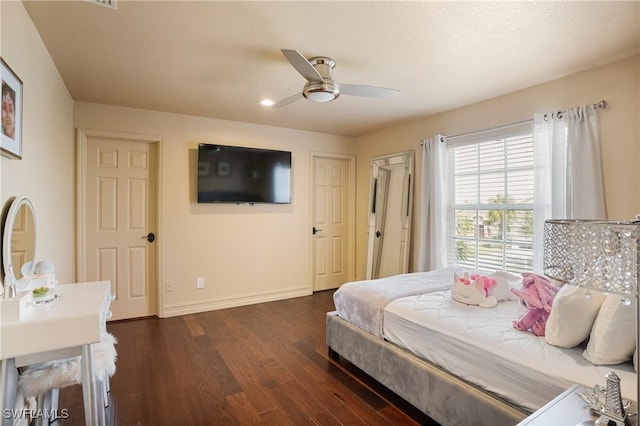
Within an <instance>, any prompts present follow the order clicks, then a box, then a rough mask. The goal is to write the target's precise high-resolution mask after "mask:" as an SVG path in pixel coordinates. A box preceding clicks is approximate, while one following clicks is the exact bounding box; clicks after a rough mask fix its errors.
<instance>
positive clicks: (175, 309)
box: [158, 287, 313, 318]
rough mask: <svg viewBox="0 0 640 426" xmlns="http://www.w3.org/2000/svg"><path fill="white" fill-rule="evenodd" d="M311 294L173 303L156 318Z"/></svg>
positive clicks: (304, 289) (282, 292) (301, 289)
mask: <svg viewBox="0 0 640 426" xmlns="http://www.w3.org/2000/svg"><path fill="white" fill-rule="evenodd" d="M312 293H313V292H312V291H311V290H310V289H309V287H299V288H293V289H287V290H278V291H273V292H265V293H254V294H246V295H242V296H236V297H222V298H216V299H208V300H200V301H198V302H187V303H173V304H168V305H165V306H164V308H163V309H162V312H161V313H160V315H158V316H159V317H160V318H169V317H175V316H178V315H188V314H196V313H198V312H207V311H215V310H218V309H226V308H234V307H237V306H246V305H255V304H256V303H264V302H273V301H275V300H284V299H291V298H294V297H302V296H309V295H311V294H312Z"/></svg>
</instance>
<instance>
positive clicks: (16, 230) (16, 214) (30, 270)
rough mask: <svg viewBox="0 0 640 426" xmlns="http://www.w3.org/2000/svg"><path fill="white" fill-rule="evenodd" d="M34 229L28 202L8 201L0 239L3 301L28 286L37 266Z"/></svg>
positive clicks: (35, 225)
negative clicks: (0, 244)
mask: <svg viewBox="0 0 640 426" xmlns="http://www.w3.org/2000/svg"><path fill="white" fill-rule="evenodd" d="M37 228H38V223H37V220H36V212H35V209H34V208H33V204H32V203H31V200H30V199H29V198H27V197H17V198H15V199H14V200H13V201H11V205H10V207H9V211H8V212H7V217H6V219H5V222H4V229H3V239H2V265H3V271H4V290H5V292H4V293H5V294H4V297H5V298H11V297H15V292H16V290H20V289H24V288H27V287H28V285H29V281H30V279H31V277H32V276H33V274H34V270H35V265H36V262H35V260H36V246H37Z"/></svg>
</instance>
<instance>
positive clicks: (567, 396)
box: [518, 385, 597, 426]
mask: <svg viewBox="0 0 640 426" xmlns="http://www.w3.org/2000/svg"><path fill="white" fill-rule="evenodd" d="M579 387H580V386H579V385H573V386H571V387H570V388H569V389H567V390H566V391H564V392H562V393H561V394H560V395H558V396H557V397H555V398H554V399H553V400H551V401H550V402H548V403H547V404H545V405H544V406H543V407H541V408H540V409H539V410H538V411H536V412H535V413H533V414H531V415H530V416H529V417H527V418H526V419H524V420H523V421H522V422H520V423H518V426H524V425H529V426H534V425H537V426H551V425H553V426H564V425H567V426H568V425H571V426H575V425H577V424H578V423H580V422H584V421H587V420H595V419H597V416H594V415H592V414H591V410H589V408H587V407H586V405H585V403H584V401H582V400H581V399H580V398H579V397H578V395H576V390H578V388H579Z"/></svg>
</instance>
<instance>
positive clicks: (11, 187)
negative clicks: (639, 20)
mask: <svg viewBox="0 0 640 426" xmlns="http://www.w3.org/2000/svg"><path fill="white" fill-rule="evenodd" d="M0 4H1V8H0V17H1V20H2V21H1V45H0V53H1V54H2V57H3V58H4V59H5V60H6V61H7V62H8V63H9V64H10V66H11V67H12V68H13V69H14V70H15V72H16V73H17V74H18V76H19V77H20V78H21V79H22V80H23V82H24V114H23V115H24V128H23V136H24V141H23V143H24V159H23V160H21V161H18V160H9V159H5V158H2V159H1V160H0V176H1V179H2V181H1V185H0V188H1V192H0V199H1V201H2V203H3V204H5V203H6V201H7V199H8V198H9V197H11V196H15V195H28V196H30V197H31V198H32V199H33V201H34V204H35V206H36V209H37V210H38V216H39V224H40V241H39V244H38V250H39V251H40V254H39V256H38V257H39V258H47V259H51V260H53V261H54V262H55V264H56V267H57V274H58V278H59V279H60V280H61V281H63V282H68V281H72V280H74V279H75V261H74V258H75V256H74V233H75V220H74V212H75V206H74V188H75V174H74V172H73V170H74V167H75V157H74V155H75V154H74V152H75V132H74V128H75V127H84V128H93V129H101V130H111V131H121V132H130V133H143V134H148V135H155V136H158V137H160V138H161V140H162V142H161V182H160V185H161V194H160V211H159V217H160V219H161V221H160V225H159V230H158V236H159V238H158V243H159V244H161V248H162V251H161V254H160V264H159V265H160V266H159V270H160V276H159V278H160V280H161V287H162V290H164V282H165V281H167V280H171V281H173V282H174V287H175V289H174V291H173V292H171V293H165V292H164V291H162V301H163V305H162V307H163V309H164V310H165V313H166V314H168V315H173V314H177V313H181V312H193V311H197V310H205V309H211V308H216V307H222V306H232V305H235V304H243V303H252V302H255V301H260V300H267V299H270V298H281V297H289V296H291V295H297V294H303V293H308V292H309V291H310V290H311V287H310V286H311V263H310V257H311V251H310V249H311V245H310V238H309V229H310V227H311V225H312V224H311V222H310V200H309V196H308V194H309V184H310V177H309V174H310V170H309V165H310V162H309V159H310V154H311V152H313V151H320V152H332V153H342V154H354V153H356V152H357V155H358V158H357V163H358V164H357V167H356V171H357V200H356V202H357V207H356V209H357V229H356V231H357V235H356V236H357V241H356V247H357V253H356V254H357V257H356V261H357V262H356V267H357V275H358V278H360V277H362V276H363V269H364V247H365V231H366V212H367V208H366V206H367V203H368V200H367V198H368V193H369V189H368V186H369V175H368V174H369V167H370V160H371V158H372V157H374V156H377V155H382V154H387V153H392V152H399V151H405V150H408V149H414V150H416V153H417V154H419V151H418V148H419V145H418V143H419V141H420V140H421V139H423V138H426V137H429V136H431V135H433V134H434V133H443V134H449V135H451V134H458V133H464V132H469V131H474V130H478V129H485V128H488V127H492V126H499V125H502V124H507V123H511V122H515V121H520V120H524V119H528V118H530V117H531V116H532V114H533V113H534V112H538V111H548V110H550V109H552V108H567V107H572V106H576V105H580V104H583V103H593V102H597V101H599V100H601V99H606V100H607V101H608V102H609V107H608V108H607V109H606V110H604V111H601V112H600V116H601V119H602V120H601V123H602V135H603V157H604V159H603V162H604V172H605V191H606V203H607V209H608V214H609V217H611V218H622V217H631V216H633V215H635V214H636V213H637V212H638V211H639V210H640V209H639V207H640V200H639V198H640V194H639V190H638V188H639V182H638V180H639V176H638V165H639V163H640V158H639V157H640V153H639V151H638V142H639V140H640V130H639V129H640V126H639V123H638V120H639V115H640V107H639V105H638V103H639V99H640V96H639V95H640V85H639V81H638V80H639V75H640V73H639V66H640V65H639V64H640V59H639V58H638V57H636V58H632V59H628V60H624V61H620V62H617V63H614V64H611V65H608V66H604V67H600V68H596V69H593V70H590V71H587V72H583V73H580V74H576V75H574V76H570V77H567V78H563V79H559V80H556V81H553V82H550V83H547V84H543V85H540V86H536V87H533V88H530V89H526V90H522V91H519V92H516V93H511V94H508V95H505V96H501V97H497V98H495V99H491V100H488V101H486V102H482V103H478V104H474V105H470V106H467V107H464V108H460V109H457V110H454V111H450V112H447V113H443V114H439V115H436V116H432V117H426V118H424V119H420V120H416V121H413V122H409V123H405V124H403V125H398V126H394V127H391V128H388V129H384V130H381V131H379V132H376V133H373V134H369V135H366V136H363V137H360V138H358V139H357V141H356V140H354V139H352V138H344V137H337V136H331V135H326V134H318V133H311V132H302V131H296V130H290V129H282V128H274V127H268V126H259V125H251V124H246V123H238V122H229V121H223V120H215V119H208V118H202V117H193V116H184V115H177V114H168V113H159V112H152V111H143V110H135V109H128V108H123V107H112V106H106V105H96V104H89V103H81V102H78V103H76V104H75V105H74V104H73V102H72V100H71V97H70V96H69V93H68V91H67V90H66V87H65V85H64V83H63V82H62V80H61V78H60V76H59V74H58V72H57V70H56V68H55V66H54V64H53V62H52V60H51V58H50V56H49V54H48V52H47V51H46V49H45V47H44V45H43V43H42V41H41V39H40V37H39V35H38V33H37V31H36V29H35V28H34V27H33V24H32V22H31V20H30V19H29V17H28V15H27V13H26V12H25V10H24V7H23V6H22V3H21V2H6V1H4V2H0ZM199 142H212V143H221V144H230V145H245V146H254V147H264V148H274V149H290V150H292V151H293V167H294V174H293V182H294V193H293V203H292V204H291V205H288V206H254V207H249V206H242V205H241V206H235V205H220V206H218V205H197V204H196V203H195V202H194V200H193V194H194V188H193V185H194V176H195V175H194V172H193V170H194V167H195V165H194V161H195V151H194V150H195V148H196V146H197V144H198V143H199ZM420 165H421V164H420V156H419V155H417V162H416V168H417V170H419V169H420ZM418 181H419V180H418V179H416V182H418ZM415 194H416V195H418V194H419V188H416V192H415ZM416 198H418V197H416ZM417 213H418V212H417V210H414V218H416V217H417ZM414 247H415V246H414ZM413 252H414V253H415V250H414V249H413ZM197 276H204V277H205V278H206V288H205V289H204V290H197V289H196V288H195V277H197Z"/></svg>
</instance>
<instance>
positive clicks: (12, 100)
mask: <svg viewBox="0 0 640 426" xmlns="http://www.w3.org/2000/svg"><path fill="white" fill-rule="evenodd" d="M0 62H2V70H1V72H0V74H1V76H2V125H1V128H0V135H1V136H2V139H1V141H0V153H1V154H2V155H4V156H5V157H8V158H16V159H21V158H22V81H21V80H20V79H19V78H18V76H17V75H16V74H15V73H14V72H13V71H12V70H11V68H9V65H7V63H6V62H5V61H4V59H2V58H0Z"/></svg>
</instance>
